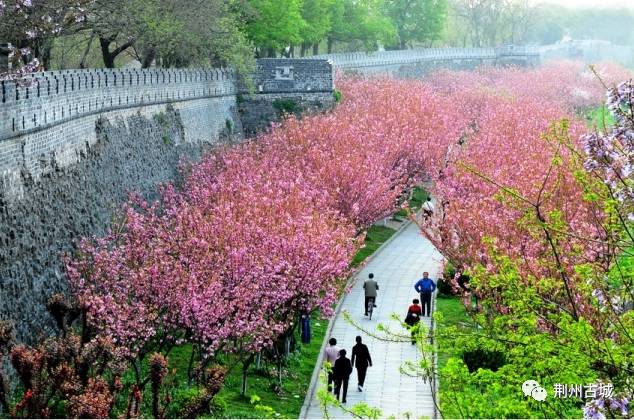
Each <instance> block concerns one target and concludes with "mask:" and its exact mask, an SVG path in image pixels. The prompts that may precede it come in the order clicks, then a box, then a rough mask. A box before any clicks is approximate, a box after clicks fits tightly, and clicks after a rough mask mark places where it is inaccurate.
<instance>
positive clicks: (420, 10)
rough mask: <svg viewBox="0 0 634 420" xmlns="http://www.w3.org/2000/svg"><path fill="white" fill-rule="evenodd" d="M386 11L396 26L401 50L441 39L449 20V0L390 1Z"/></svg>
mask: <svg viewBox="0 0 634 420" xmlns="http://www.w3.org/2000/svg"><path fill="white" fill-rule="evenodd" d="M386 9H387V13H388V15H389V16H390V18H391V19H392V22H393V23H394V25H395V26H396V31H397V33H398V46H399V48H401V49H405V48H407V47H408V46H410V47H411V46H412V44H413V43H414V42H423V43H426V44H430V43H431V42H433V41H435V40H437V39H440V36H441V34H442V30H443V27H444V24H445V21H446V18H447V0H389V1H388V2H387V3H386Z"/></svg>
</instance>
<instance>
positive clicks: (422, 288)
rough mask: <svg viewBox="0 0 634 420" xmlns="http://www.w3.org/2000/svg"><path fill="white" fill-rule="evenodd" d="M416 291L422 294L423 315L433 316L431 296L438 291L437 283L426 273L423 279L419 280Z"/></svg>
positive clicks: (415, 287) (415, 286)
mask: <svg viewBox="0 0 634 420" xmlns="http://www.w3.org/2000/svg"><path fill="white" fill-rule="evenodd" d="M414 289H416V291H417V292H418V293H420V303H421V305H423V315H424V316H431V295H432V294H433V293H434V290H436V283H434V281H433V280H432V279H430V278H429V273H428V272H427V271H425V272H424V273H423V278H422V279H420V280H418V281H417V282H416V284H415V285H414Z"/></svg>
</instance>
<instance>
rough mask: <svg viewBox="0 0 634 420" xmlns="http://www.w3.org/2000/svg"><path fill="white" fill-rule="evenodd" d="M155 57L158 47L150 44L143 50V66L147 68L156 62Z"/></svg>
mask: <svg viewBox="0 0 634 420" xmlns="http://www.w3.org/2000/svg"><path fill="white" fill-rule="evenodd" d="M154 58H156V48H154V47H153V46H149V47H147V48H146V49H145V51H143V61H141V68H143V69H147V68H149V67H150V66H151V65H152V63H153V62H154Z"/></svg>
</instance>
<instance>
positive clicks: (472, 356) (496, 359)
mask: <svg viewBox="0 0 634 420" xmlns="http://www.w3.org/2000/svg"><path fill="white" fill-rule="evenodd" d="M462 360H463V361H464V362H465V364H466V365H467V368H468V369H469V372H471V373H473V372H476V371H477V370H478V369H480V368H482V369H489V370H490V371H492V372H495V371H497V370H498V369H499V368H501V367H502V366H504V364H505V363H506V357H505V356H504V353H502V352H501V351H497V350H486V349H481V348H480V349H475V350H470V351H465V352H464V353H463V354H462Z"/></svg>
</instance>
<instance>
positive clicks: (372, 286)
mask: <svg viewBox="0 0 634 420" xmlns="http://www.w3.org/2000/svg"><path fill="white" fill-rule="evenodd" d="M363 289H365V305H364V306H363V311H364V312H365V315H366V316H368V302H369V301H370V299H372V300H373V301H374V307H375V308H376V291H377V290H379V285H378V284H377V282H376V280H374V274H373V273H370V274H368V279H367V280H366V281H365V282H363Z"/></svg>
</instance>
